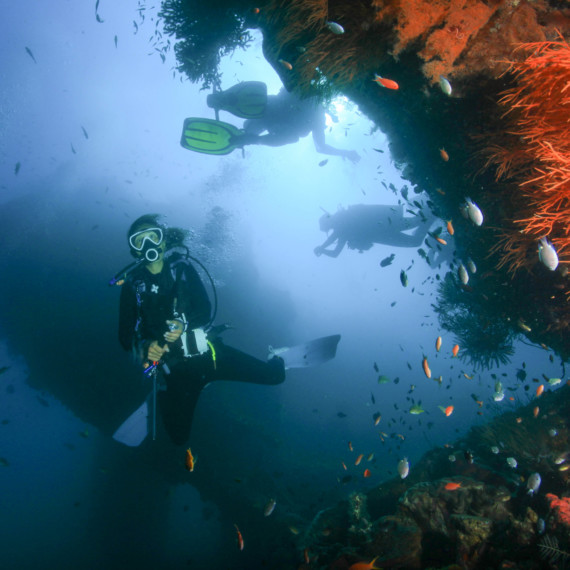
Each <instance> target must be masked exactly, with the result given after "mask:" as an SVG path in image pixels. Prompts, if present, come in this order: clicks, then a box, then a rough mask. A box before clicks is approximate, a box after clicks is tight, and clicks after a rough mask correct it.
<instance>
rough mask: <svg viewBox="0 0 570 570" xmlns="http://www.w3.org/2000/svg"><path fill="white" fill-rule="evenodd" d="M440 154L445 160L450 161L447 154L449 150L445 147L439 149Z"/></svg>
mask: <svg viewBox="0 0 570 570" xmlns="http://www.w3.org/2000/svg"><path fill="white" fill-rule="evenodd" d="M439 156H441V159H442V160H443V161H444V162H448V161H449V154H447V151H446V150H445V149H444V148H440V149H439Z"/></svg>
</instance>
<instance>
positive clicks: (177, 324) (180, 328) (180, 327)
mask: <svg viewBox="0 0 570 570" xmlns="http://www.w3.org/2000/svg"><path fill="white" fill-rule="evenodd" d="M166 324H167V325H168V332H165V333H164V339H165V340H166V342H174V341H176V340H178V339H179V338H180V335H181V334H182V333H183V332H184V323H183V322H182V321H179V320H178V319H174V320H172V321H166Z"/></svg>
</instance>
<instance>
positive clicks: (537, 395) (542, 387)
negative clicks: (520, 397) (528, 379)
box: [536, 384, 544, 398]
mask: <svg viewBox="0 0 570 570" xmlns="http://www.w3.org/2000/svg"><path fill="white" fill-rule="evenodd" d="M543 392H544V384H541V385H540V386H539V387H538V388H537V389H536V397H537V398H538V397H539V396H540V395H541V394H542V393H543Z"/></svg>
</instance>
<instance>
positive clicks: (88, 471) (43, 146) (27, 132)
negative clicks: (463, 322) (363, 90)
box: [0, 0, 561, 569]
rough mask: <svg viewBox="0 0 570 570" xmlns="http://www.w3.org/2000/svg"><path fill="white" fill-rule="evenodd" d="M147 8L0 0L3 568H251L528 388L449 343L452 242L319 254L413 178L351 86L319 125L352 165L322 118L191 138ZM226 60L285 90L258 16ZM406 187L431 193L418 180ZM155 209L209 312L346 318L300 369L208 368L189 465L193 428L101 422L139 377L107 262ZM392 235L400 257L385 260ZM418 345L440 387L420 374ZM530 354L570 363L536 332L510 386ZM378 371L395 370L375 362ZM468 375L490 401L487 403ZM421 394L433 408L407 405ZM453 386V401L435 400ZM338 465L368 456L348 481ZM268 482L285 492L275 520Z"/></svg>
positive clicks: (258, 343)
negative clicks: (536, 341) (353, 208)
mask: <svg viewBox="0 0 570 570" xmlns="http://www.w3.org/2000/svg"><path fill="white" fill-rule="evenodd" d="M136 8H137V3H136V2H134V1H132V0H130V1H125V2H122V3H120V5H106V4H103V3H101V5H100V7H99V14H100V15H101V17H102V18H103V19H104V23H98V22H97V21H96V19H95V12H94V3H77V2H72V1H71V0H69V1H66V0H55V1H54V2H50V3H46V2H40V1H39V0H30V1H29V2H26V3H24V4H22V3H20V4H13V5H11V6H9V7H5V8H4V10H3V13H4V18H3V19H2V21H1V23H0V26H1V28H0V42H1V48H2V53H3V64H2V70H1V73H2V77H1V78H2V80H1V82H0V117H1V118H2V120H1V122H0V134H1V136H0V187H1V192H0V203H1V205H2V209H1V211H0V219H1V224H0V225H1V228H2V229H1V233H2V238H1V243H2V250H1V251H2V259H3V262H4V263H3V271H2V279H1V280H0V281H1V283H0V294H1V302H0V331H1V343H0V366H7V367H9V369H8V370H7V371H6V372H5V373H3V374H2V375H1V376H0V394H1V397H0V421H1V422H2V423H1V424H0V457H2V458H4V459H5V460H6V463H7V465H3V466H0V489H1V494H0V512H1V513H2V516H1V518H0V521H1V522H0V525H1V527H0V567H1V568H22V569H23V568H85V569H89V568H126V567H135V566H136V567H137V568H139V569H142V568H158V567H162V568H184V567H192V568H212V567H214V568H219V567H232V568H246V567H247V568H252V567H260V566H261V565H262V564H263V563H264V562H263V561H264V560H267V559H268V558H267V557H268V556H269V554H271V556H273V558H272V559H273V560H274V559H275V557H276V558H278V559H280V560H282V561H284V562H288V561H289V558H288V557H289V556H291V552H294V553H295V556H299V558H295V559H296V560H299V561H300V560H301V558H300V553H298V552H297V551H298V549H299V545H298V543H297V542H296V540H295V535H294V534H292V533H291V532H289V531H286V534H285V535H282V534H280V533H282V532H283V529H284V528H285V529H287V528H288V527H290V526H293V527H299V528H301V529H302V528H303V526H304V525H306V524H307V523H308V522H309V521H310V520H311V518H312V517H314V516H315V515H316V513H317V512H318V511H319V510H321V509H323V508H325V507H327V506H330V505H333V504H335V503H336V502H337V501H339V500H342V499H345V498H346V497H347V496H348V494H349V493H350V492H351V491H353V490H354V489H362V490H366V489H371V488H373V487H374V486H376V485H378V484H379V483H380V482H381V481H383V480H385V479H388V478H390V477H391V476H393V475H394V474H395V473H396V464H397V462H398V460H399V459H401V458H402V457H404V456H406V457H408V459H409V460H410V462H411V465H412V469H413V464H414V462H415V461H417V460H418V459H419V458H420V457H421V455H422V454H423V453H424V452H425V451H426V450H428V449H430V448H431V447H432V446H435V445H442V444H444V443H447V442H450V441H453V440H454V439H456V438H457V437H459V436H460V435H462V434H464V433H465V432H466V431H467V430H468V429H469V427H470V426H472V425H474V424H477V423H481V422H484V421H485V420H486V419H488V418H489V417H491V416H492V415H493V414H495V413H500V412H502V411H505V410H507V409H512V408H513V407H514V406H516V405H517V404H518V403H519V402H522V403H526V402H527V401H528V399H529V398H530V397H531V395H532V391H530V392H524V390H523V389H522V388H521V389H519V390H517V392H514V395H515V396H516V400H515V401H510V400H508V398H506V399H505V401H503V402H501V403H500V405H499V404H494V403H493V402H492V398H491V396H492V393H493V390H494V384H495V381H494V380H493V379H491V378H490V376H489V372H488V371H487V372H486V371H481V370H474V369H473V367H470V366H468V365H467V364H465V361H462V360H461V359H452V357H451V354H450V351H451V347H452V346H453V344H454V343H455V339H454V337H453V334H451V333H449V332H445V331H442V330H441V329H440V328H439V326H438V320H437V316H436V315H435V314H434V313H433V310H432V307H431V305H432V303H434V302H435V299H436V287H435V280H434V275H435V273H436V272H437V273H440V274H441V276H442V277H443V276H444V274H445V273H446V271H447V270H448V269H449V265H448V263H449V262H450V261H452V259H453V256H452V255H447V256H445V258H444V259H445V260H444V261H442V265H441V267H439V268H437V269H434V268H430V267H429V266H428V265H427V263H426V262H425V261H424V260H422V259H421V258H420V256H419V255H418V254H417V251H416V249H417V248H395V247H392V246H385V245H375V246H374V247H373V248H372V249H370V250H368V251H366V252H363V253H358V251H356V250H350V249H348V248H345V250H344V251H343V252H342V253H341V254H340V256H339V257H338V258H336V259H331V258H327V257H324V256H322V257H316V256H315V254H314V253H313V250H314V248H315V247H316V246H318V245H320V244H321V243H322V242H323V241H324V240H325V238H326V235H325V234H324V233H323V232H321V231H320V230H319V223H318V220H319V218H320V216H321V215H322V214H323V209H324V210H326V211H328V212H331V213H334V212H335V211H337V209H338V208H339V206H342V207H347V206H349V205H352V204H366V205H375V204H388V205H394V206H395V205H396V204H397V203H398V199H399V195H396V194H394V193H393V192H392V191H390V190H387V189H386V188H385V187H384V186H383V185H382V184H381V182H382V181H384V182H385V183H386V184H390V183H392V184H394V186H395V187H396V188H397V189H398V190H399V189H400V188H401V187H402V186H403V185H404V183H405V182H404V181H402V180H401V179H400V176H399V172H398V169H397V168H396V167H395V166H394V164H393V163H392V162H391V161H390V156H389V151H388V147H387V141H386V139H385V137H384V136H383V135H382V133H380V132H375V133H374V134H370V130H371V127H372V125H371V123H370V122H369V121H368V120H367V119H366V118H365V117H364V116H362V115H361V114H360V113H359V111H358V109H356V108H354V106H352V105H351V104H350V102H347V101H339V102H337V112H338V115H339V119H340V123H338V124H334V125H332V123H331V125H332V126H331V129H330V130H329V131H327V142H329V143H330V144H332V145H334V146H338V147H341V148H347V149H348V148H352V149H355V150H356V151H357V152H358V153H359V154H360V155H361V157H362V158H361V161H360V162H359V163H358V164H356V165H355V164H352V163H350V162H348V161H343V160H342V159H340V158H338V157H328V158H329V161H328V163H327V164H326V165H324V166H319V162H320V161H321V160H323V159H324V158H327V157H324V156H323V155H319V154H317V153H316V152H315V150H314V146H313V144H312V141H311V140H310V138H305V139H302V140H301V141H300V142H299V143H297V144H295V145H290V146H288V147H282V148H279V149H272V148H263V147H258V148H251V149H247V151H246V154H245V158H243V157H242V156H241V154H240V152H239V151H236V152H234V153H233V154H232V155H229V156H227V157H210V156H203V155H198V154H193V153H190V152H188V151H185V150H183V149H182V148H181V147H180V146H179V138H180V130H181V126H182V122H183V119H184V118H185V117H187V116H208V117H212V111H211V110H210V109H208V108H207V106H206V104H205V95H206V94H205V92H201V91H200V90H199V86H195V85H191V84H189V83H188V82H186V81H184V80H182V81H181V78H180V77H179V76H178V74H176V73H175V74H174V75H175V77H173V71H172V68H173V67H174V65H175V62H174V59H173V55H172V53H169V54H168V55H167V58H166V62H165V63H162V61H161V60H160V58H159V57H158V55H157V54H156V53H154V54H153V53H152V52H153V49H152V46H151V43H152V41H151V42H149V38H150V39H151V40H152V36H153V33H154V21H151V20H150V18H151V17H152V14H154V17H156V10H154V11H152V10H150V9H149V10H148V12H147V20H146V21H145V23H144V24H143V23H142V22H141V21H140V17H139V16H138V15H137V12H136ZM30 15H31V17H30ZM133 20H135V21H137V22H138V23H139V31H138V32H137V33H134V26H133ZM115 36H117V47H115V41H114V40H115ZM25 47H28V48H29V49H30V50H31V51H32V53H33V55H34V58H35V60H36V61H35V62H34V61H33V60H32V58H31V57H30V55H29V54H28V53H27V52H26V50H25ZM223 73H224V75H223V87H229V86H230V85H232V84H233V83H235V82H236V81H241V80H249V79H257V80H263V81H266V83H267V84H268V87H269V91H270V93H276V92H277V91H278V90H279V88H280V84H279V80H278V78H277V76H276V74H275V73H274V72H273V71H272V70H271V68H270V67H269V66H268V65H267V64H266V63H265V62H264V61H263V58H262V56H261V52H260V40H259V39H257V40H256V41H255V42H254V45H253V46H252V47H251V49H250V50H249V51H248V52H247V53H240V54H236V55H234V56H233V57H232V58H227V59H226V60H224V62H223ZM222 118H224V120H228V121H234V122H235V123H236V124H239V121H237V120H235V118H231V117H230V116H229V115H228V116H226V117H222ZM82 127H83V128H84V129H85V131H86V132H87V137H86V136H85V135H84V133H83V130H82ZM374 148H380V149H384V150H385V152H384V153H378V152H375V151H374V150H373V149H374ZM17 163H19V164H20V167H19V171H18V173H17V174H16V173H15V169H16V164H17ZM414 199H417V200H420V201H422V202H423V203H425V201H426V200H427V196H425V195H423V194H422V193H421V189H418V194H417V195H414ZM148 212H160V213H162V214H164V215H165V216H166V220H167V222H168V223H169V224H171V225H173V226H176V225H178V226H181V227H188V228H191V229H192V230H193V231H194V235H193V237H192V240H191V243H190V247H191V249H192V251H193V253H195V254H196V255H198V257H200V259H201V260H202V261H203V262H204V263H205V264H206V265H207V266H208V269H209V271H210V272H211V274H212V276H213V277H214V279H215V281H216V285H217V292H218V296H219V302H220V307H219V314H218V322H231V323H232V324H233V326H234V327H235V328H234V329H232V330H230V331H228V332H227V333H225V337H224V338H225V341H226V343H228V344H230V345H232V346H235V347H236V348H239V349H241V350H244V351H246V352H248V353H251V354H253V355H255V356H257V357H259V358H265V356H266V355H267V347H268V345H270V344H271V345H274V346H283V345H291V344H295V343H297V342H302V341H305V340H308V339H311V338H314V337H319V336H324V335H328V334H336V333H340V334H341V335H342V340H341V343H340V345H339V349H338V354H337V357H336V358H335V360H334V361H332V362H329V363H327V364H325V365H323V366H322V367H319V368H314V369H307V370H302V371H290V372H289V373H288V375H287V380H286V382H285V383H284V384H282V385H280V386H277V387H263V386H254V385H243V384H230V383H222V382H220V383H217V384H216V385H212V386H210V387H208V388H207V389H206V390H205V391H204V393H203V394H202V398H201V400H200V403H199V406H198V409H197V412H196V417H195V421H194V427H193V434H192V439H191V442H190V443H191V445H192V449H193V451H194V453H195V454H196V455H197V457H198V462H197V467H196V472H195V473H193V474H191V475H190V474H188V473H187V472H186V471H185V470H184V467H183V450H182V451H181V450H180V449H178V448H175V447H174V446H172V445H170V444H169V443H168V441H167V438H166V435H165V434H164V433H162V432H161V433H159V439H158V441H157V442H154V443H152V442H147V443H145V445H144V446H143V448H142V449H141V450H134V451H133V450H128V449H125V448H123V447H121V446H120V445H119V444H117V443H116V442H114V441H112V440H111V437H110V435H111V433H112V431H113V429H114V428H115V427H117V425H118V424H119V423H120V421H121V419H122V418H123V417H124V415H125V412H126V410H128V409H134V407H136V404H137V401H138V400H137V398H138V397H139V396H140V394H141V385H140V378H139V376H138V373H137V371H136V370H135V369H134V368H133V366H132V365H131V364H130V362H129V359H128V357H127V356H126V355H125V354H124V353H123V352H122V351H121V350H120V348H119V346H118V343H117V340H116V324H117V310H118V291H116V290H111V289H108V288H107V284H106V283H107V281H108V279H109V278H110V277H111V276H112V275H113V274H114V273H115V272H116V271H117V270H118V269H120V268H121V267H123V266H124V265H125V264H126V263H128V262H129V255H128V249H127V245H126V243H125V232H126V229H127V227H128V225H129V224H130V223H131V222H132V221H133V220H134V219H135V218H136V217H138V216H139V215H141V214H143V213H148ZM426 212H427V209H426ZM438 223H439V222H438V221H437V220H434V225H433V228H435V227H436V226H437V225H438ZM447 247H448V248H449V250H450V252H452V250H453V248H454V240H453V238H450V239H449V245H448V246H447ZM391 253H395V260H394V262H393V264H392V265H390V266H388V267H385V268H381V267H380V265H379V262H380V260H382V259H384V258H385V257H387V256H388V255H390V254H391ZM412 262H413V265H412ZM410 265H412V266H411V268H410V269H408V268H409V267H410ZM402 269H408V271H407V273H408V276H409V282H410V283H409V285H408V287H406V288H404V287H402V285H401V283H400V271H401V270H402ZM393 303H395V304H394V305H393V306H392V304H393ZM439 334H441V335H442V336H443V339H444V340H443V343H444V344H443V348H442V351H441V352H440V353H439V354H436V352H435V348H434V343H435V339H436V337H437V336H438V335H439ZM424 354H425V355H427V356H428V357H429V362H430V365H431V368H432V371H433V374H434V376H439V375H440V374H441V375H442V376H443V382H442V385H441V386H440V385H439V384H438V383H436V382H434V380H428V379H426V378H425V376H424V374H423V372H422V368H421V361H422V357H423V355H424ZM523 361H524V362H525V363H526V370H527V372H528V377H529V378H532V377H540V376H541V374H542V373H544V374H546V375H547V376H549V377H551V376H554V377H557V376H560V375H561V368H560V364H559V363H558V362H557V360H556V359H554V362H550V361H549V360H548V353H547V352H545V351H544V350H542V349H540V348H539V347H530V346H529V345H526V344H522V343H519V344H517V345H516V352H515V354H514V355H513V357H512V365H508V366H505V367H503V368H501V369H497V370H494V371H493V372H495V373H497V374H501V373H506V374H507V376H505V377H502V378H501V380H502V382H503V385H504V386H505V387H508V386H511V387H515V386H518V385H519V384H520V383H519V382H518V380H517V379H516V377H515V371H516V369H517V368H519V367H521V365H522V364H521V363H522V362H523ZM375 363H376V364H377V367H378V372H376V370H375V368H374V364H375ZM407 363H409V364H410V367H411V370H410V368H409V367H408V365H407ZM463 373H466V374H468V375H473V376H474V377H473V378H472V379H467V378H466V377H465V376H464V374H463ZM380 374H383V375H386V376H387V377H388V378H390V380H391V382H390V383H388V384H383V385H379V384H378V383H377V378H378V376H379V375H380ZM396 378H399V382H398V383H397V384H396V383H394V379H396ZM411 385H415V389H414V390H413V391H412V392H410V390H411ZM474 392H475V393H477V394H478V395H479V396H480V397H481V398H482V399H484V400H485V406H484V409H483V410H484V415H482V416H479V415H477V411H478V410H479V408H478V406H477V404H475V402H474V401H473V400H472V398H471V394H472V393H474ZM507 395H510V393H508V394H507ZM372 396H373V397H374V399H375V403H373V401H372ZM412 398H413V401H412ZM420 401H421V404H422V406H423V408H424V409H425V410H426V412H425V413H424V414H421V415H420V416H413V415H410V414H409V413H407V411H408V409H409V408H410V406H411V405H412V404H413V403H418V402H420ZM450 404H453V405H454V406H455V411H454V413H453V414H452V415H451V416H450V417H445V416H444V415H443V414H442V413H441V412H440V410H439V409H438V406H439V405H442V406H447V405H450ZM375 413H381V414H382V420H381V422H380V424H379V425H378V426H377V427H375V426H374V424H373V415H374V414H375ZM339 414H340V415H339ZM341 416H342V417H341ZM428 424H430V425H429V426H428ZM380 432H384V433H385V434H386V436H384V435H382V438H383V439H384V440H385V441H384V442H382V438H381V437H380V435H379V433H380ZM396 434H400V435H401V436H403V438H401V437H399V436H397V435H396ZM349 441H350V442H352V444H353V447H354V450H355V451H354V452H350V451H349V449H348V442H349ZM359 453H364V454H365V459H364V460H363V463H362V464H361V466H359V467H358V468H357V467H355V466H354V465H353V463H354V459H355V456H356V454H359ZM370 453H374V458H373V459H372V460H371V461H370V462H367V461H366V457H367V456H368V455H369V454H370ZM342 462H345V464H346V465H347V467H348V470H347V471H345V470H344V469H343V468H342ZM365 466H367V467H369V468H370V469H371V471H372V476H371V477H370V478H367V479H364V478H363V477H362V472H363V469H364V467H365ZM347 474H350V475H352V477H353V479H352V481H351V482H350V483H348V484H346V485H343V484H341V483H340V482H339V480H340V479H341V478H342V477H345V476H346V475H347ZM269 498H275V499H276V500H277V508H276V511H275V513H274V515H272V517H270V518H268V519H264V517H263V515H262V511H263V506H264V505H265V503H266V502H267V500H268V499H269ZM234 524H237V525H238V526H239V528H240V530H241V531H242V533H243V536H244V539H245V540H246V549H245V550H244V552H239V551H238V550H237V548H236V545H235V529H234V526H233V525H234ZM280 549H282V551H281V550H280Z"/></svg>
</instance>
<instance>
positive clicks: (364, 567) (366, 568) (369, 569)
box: [348, 557, 380, 570]
mask: <svg viewBox="0 0 570 570" xmlns="http://www.w3.org/2000/svg"><path fill="white" fill-rule="evenodd" d="M376 558H378V557H376ZM376 558H375V559H374V560H372V562H357V563H356V564H353V565H352V566H351V567H350V568H349V569H348V570H380V569H379V568H378V566H374V562H376Z"/></svg>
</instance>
